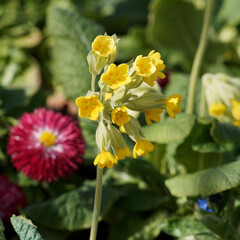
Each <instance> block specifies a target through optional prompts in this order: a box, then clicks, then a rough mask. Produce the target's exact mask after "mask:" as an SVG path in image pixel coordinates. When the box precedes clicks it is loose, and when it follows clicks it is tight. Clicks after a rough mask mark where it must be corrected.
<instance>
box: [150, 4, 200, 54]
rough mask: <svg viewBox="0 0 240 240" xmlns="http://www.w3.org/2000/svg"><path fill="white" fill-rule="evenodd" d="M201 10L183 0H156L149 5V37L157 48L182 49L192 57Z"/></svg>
mask: <svg viewBox="0 0 240 240" xmlns="http://www.w3.org/2000/svg"><path fill="white" fill-rule="evenodd" d="M202 19H203V11H200V10H197V9H196V8H195V7H194V5H193V4H192V3H189V2H187V1H184V0H157V1H154V2H153V4H152V6H151V12H150V24H149V28H148V31H149V35H148V36H149V38H150V40H151V41H152V42H153V43H154V45H156V46H158V47H159V48H163V47H168V48H172V49H177V50H180V51H184V53H185V54H187V55H188V56H189V57H190V58H191V59H192V58H193V56H194V54H195V51H196V48H197V44H198V42H199V36H200V29H201V26H202Z"/></svg>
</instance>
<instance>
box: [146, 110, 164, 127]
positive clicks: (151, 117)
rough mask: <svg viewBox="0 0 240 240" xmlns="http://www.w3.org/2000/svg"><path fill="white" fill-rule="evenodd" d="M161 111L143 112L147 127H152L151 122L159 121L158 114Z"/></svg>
mask: <svg viewBox="0 0 240 240" xmlns="http://www.w3.org/2000/svg"><path fill="white" fill-rule="evenodd" d="M162 111H163V109H152V110H147V111H145V119H146V122H147V125H152V121H151V120H153V121H155V122H159V121H160V120H161V118H160V116H159V114H160V113H162Z"/></svg>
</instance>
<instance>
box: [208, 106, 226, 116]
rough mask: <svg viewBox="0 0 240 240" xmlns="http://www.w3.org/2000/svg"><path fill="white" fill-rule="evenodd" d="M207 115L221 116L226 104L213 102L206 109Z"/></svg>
mask: <svg viewBox="0 0 240 240" xmlns="http://www.w3.org/2000/svg"><path fill="white" fill-rule="evenodd" d="M208 112H209V115H210V116H212V117H214V116H221V115H223V114H224V113H225V112H226V106H225V105H224V104H223V103H213V104H212V105H211V106H210V108H209V109H208Z"/></svg>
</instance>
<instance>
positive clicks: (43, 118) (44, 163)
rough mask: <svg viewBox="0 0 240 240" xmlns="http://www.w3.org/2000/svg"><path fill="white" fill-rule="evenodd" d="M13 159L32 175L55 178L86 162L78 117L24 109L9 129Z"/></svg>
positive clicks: (38, 177) (27, 173)
mask: <svg viewBox="0 0 240 240" xmlns="http://www.w3.org/2000/svg"><path fill="white" fill-rule="evenodd" d="M7 151H8V154H9V155H11V157H12V159H11V161H12V163H13V165H14V166H15V168H16V169H17V170H20V171H21V172H23V173H24V174H25V175H27V176H28V177H30V178H33V179H36V180H38V181H49V182H51V181H56V180H58V178H62V177H66V176H67V175H69V174H71V173H73V172H74V171H75V170H76V169H78V167H79V164H81V163H82V162H83V154H84V140H83V136H82V134H81V129H80V128H79V126H78V122H77V121H72V119H71V118H70V117H69V116H64V115H62V114H60V113H55V112H54V111H52V110H46V109H45V108H39V109H36V110H35V111H34V112H33V113H24V114H23V115H22V117H21V118H20V121H19V123H18V124H17V125H16V126H15V127H13V128H12V129H11V131H10V137H9V141H8V146H7Z"/></svg>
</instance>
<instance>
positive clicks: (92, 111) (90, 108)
mask: <svg viewBox="0 0 240 240" xmlns="http://www.w3.org/2000/svg"><path fill="white" fill-rule="evenodd" d="M76 105H77V107H78V108H79V109H78V113H79V116H80V117H83V118H86V117H88V118H89V119H91V120H93V121H96V120H97V119H98V115H99V113H100V112H102V111H103V109H104V105H103V104H102V103H101V102H100V101H99V100H98V97H97V96H96V95H89V96H86V97H79V98H77V99H76Z"/></svg>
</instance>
